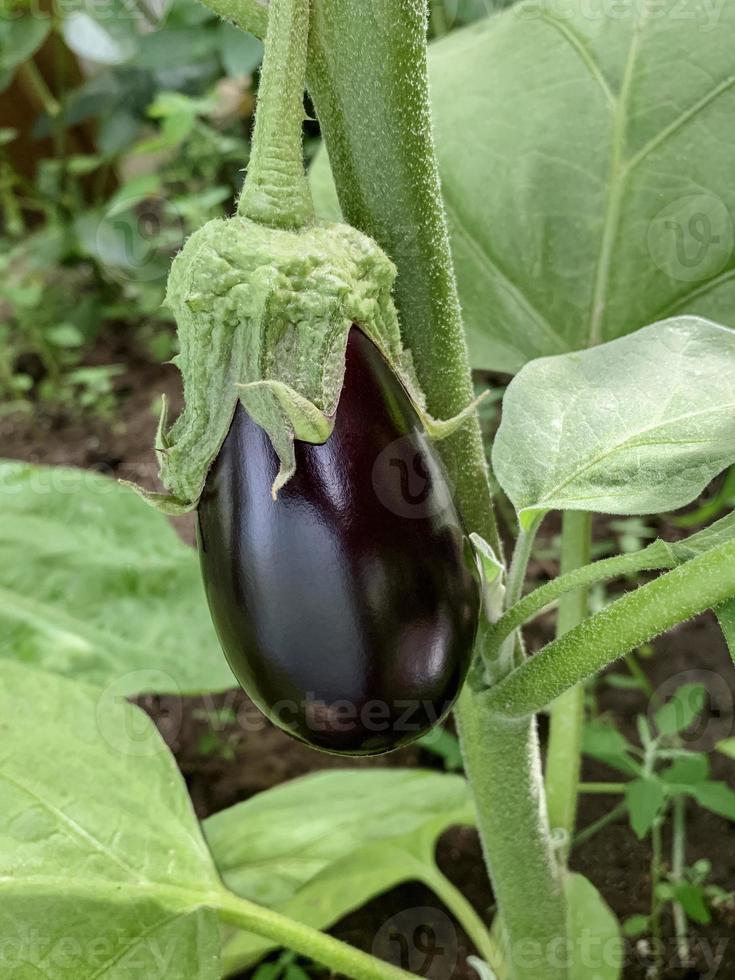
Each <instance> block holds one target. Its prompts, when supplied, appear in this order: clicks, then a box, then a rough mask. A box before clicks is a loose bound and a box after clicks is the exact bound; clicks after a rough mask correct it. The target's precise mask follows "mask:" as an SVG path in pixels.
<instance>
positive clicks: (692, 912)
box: [673, 881, 712, 926]
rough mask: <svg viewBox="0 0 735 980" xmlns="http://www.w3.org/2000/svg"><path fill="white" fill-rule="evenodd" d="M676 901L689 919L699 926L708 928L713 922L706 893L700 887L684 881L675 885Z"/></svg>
mask: <svg viewBox="0 0 735 980" xmlns="http://www.w3.org/2000/svg"><path fill="white" fill-rule="evenodd" d="M673 897H674V901H676V902H678V903H679V905H681V907H682V908H683V909H684V912H685V913H686V916H687V918H688V919H691V920H692V922H696V923H698V924H699V925H702V926H706V925H708V924H709V923H710V922H711V921H712V915H711V914H710V910H709V908H708V907H707V902H706V900H705V895H704V891H703V889H702V888H700V886H699V885H693V884H692V883H691V882H689V881H682V882H679V883H677V884H676V885H674V895H673Z"/></svg>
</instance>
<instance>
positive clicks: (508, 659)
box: [484, 518, 542, 680]
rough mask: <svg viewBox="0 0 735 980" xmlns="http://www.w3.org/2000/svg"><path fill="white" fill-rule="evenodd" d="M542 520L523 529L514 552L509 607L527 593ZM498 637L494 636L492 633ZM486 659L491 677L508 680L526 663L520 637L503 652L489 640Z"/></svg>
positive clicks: (512, 638)
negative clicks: (519, 665) (527, 583)
mask: <svg viewBox="0 0 735 980" xmlns="http://www.w3.org/2000/svg"><path fill="white" fill-rule="evenodd" d="M541 520H542V518H539V519H538V520H536V521H534V523H533V524H532V525H531V526H530V527H529V528H523V527H521V528H520V530H519V531H518V536H517V538H516V544H515V548H514V549H513V559H512V561H511V563H510V569H509V570H508V581H507V583H506V590H505V607H506V609H507V608H508V607H509V606H512V605H516V604H517V603H518V600H519V599H520V598H521V594H522V592H523V584H524V582H525V581H526V573H527V571H528V563H529V561H530V560H531V553H532V551H533V542H534V541H535V540H536V533H537V531H538V528H539V526H540V524H541ZM491 635H493V636H494V633H493V634H491ZM484 656H485V658H486V660H487V666H488V673H487V677H488V679H489V678H492V679H493V680H495V679H500V678H503V677H505V676H506V675H507V674H508V673H509V671H511V670H512V669H513V667H516V666H518V664H519V663H521V662H522V660H523V646H522V639H521V636H520V634H519V633H518V632H517V631H514V632H513V633H511V634H510V635H509V636H507V637H506V638H505V640H504V642H503V643H502V644H501V645H500V647H499V649H498V648H496V647H495V646H493V645H489V644H488V643H487V641H486V643H485V648H484Z"/></svg>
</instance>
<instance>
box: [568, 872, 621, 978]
mask: <svg viewBox="0 0 735 980" xmlns="http://www.w3.org/2000/svg"><path fill="white" fill-rule="evenodd" d="M564 894H565V896H566V900H567V915H568V922H569V937H568V938H569V948H570V951H571V958H570V964H569V972H568V980H618V978H619V977H620V976H622V968H623V957H624V952H625V951H624V947H623V941H622V939H621V936H620V925H619V923H618V920H617V919H616V918H615V916H614V914H613V913H612V911H611V910H610V908H609V906H608V905H607V903H606V902H605V900H604V899H603V897H602V896H601V895H600V893H599V892H598V890H597V889H596V888H595V886H594V885H593V884H592V882H591V881H588V879H587V878H585V877H584V876H583V875H579V874H570V875H568V876H567V877H566V879H565V882H564Z"/></svg>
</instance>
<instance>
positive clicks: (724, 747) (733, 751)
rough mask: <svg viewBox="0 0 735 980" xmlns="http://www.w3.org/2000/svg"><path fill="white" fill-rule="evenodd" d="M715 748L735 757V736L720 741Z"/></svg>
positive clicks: (732, 757)
mask: <svg viewBox="0 0 735 980" xmlns="http://www.w3.org/2000/svg"><path fill="white" fill-rule="evenodd" d="M715 748H716V749H717V751H718V752H722V754H723V755H726V756H729V757H730V758H731V759H735V738H726V739H725V740H724V741H722V742H718V743H717V745H716V746H715Z"/></svg>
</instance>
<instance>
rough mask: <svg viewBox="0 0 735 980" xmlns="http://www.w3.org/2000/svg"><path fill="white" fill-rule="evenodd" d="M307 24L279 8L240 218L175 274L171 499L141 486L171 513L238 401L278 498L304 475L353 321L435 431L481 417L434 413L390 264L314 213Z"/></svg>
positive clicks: (163, 446)
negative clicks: (264, 452) (270, 461)
mask: <svg viewBox="0 0 735 980" xmlns="http://www.w3.org/2000/svg"><path fill="white" fill-rule="evenodd" d="M308 24H309V3H308V0H271V7H270V15H269V20H268V35H267V38H266V54H265V61H264V64H263V72H262V78H261V85H260V92H259V103H258V111H257V116H256V125H255V136H254V145H253V153H252V157H251V162H250V166H249V168H248V174H247V178H246V181H245V185H244V187H243V191H242V195H241V197H240V202H239V206H238V214H237V215H236V216H234V217H232V218H229V219H217V220H214V221H210V222H209V223H208V224H206V225H205V226H204V227H203V228H201V229H200V230H199V231H197V232H196V233H195V234H194V235H192V237H191V238H190V239H189V240H188V241H187V242H186V244H185V246H184V248H183V249H182V251H181V252H180V253H179V255H177V257H176V259H175V260H174V263H173V266H172V269H171V274H170V276H169V281H168V291H167V296H166V303H167V305H168V306H169V307H170V308H171V310H172V311H173V313H174V315H175V317H176V322H177V326H178V334H179V346H180V352H179V354H178V355H177V356H176V357H175V358H174V363H175V364H176V365H177V366H178V368H179V370H180V371H181V374H182V377H183V381H184V399H185V407H184V410H183V411H182V413H181V415H180V416H179V417H178V419H177V420H176V421H175V422H174V424H173V425H172V426H171V427H170V428H169V426H168V420H167V417H166V406H165V404H164V408H163V412H162V415H161V421H160V425H159V429H158V437H157V440H156V451H157V454H158V459H159V464H160V475H161V479H162V480H163V483H164V485H165V486H166V488H167V491H168V492H167V493H150V492H148V491H144V490H140V489H139V488H137V487H136V488H135V489H136V490H138V492H140V493H141V494H142V496H144V497H145V499H146V500H148V501H149V502H150V503H152V504H153V505H155V506H156V507H158V508H159V509H160V510H163V511H164V512H166V513H171V514H181V513H184V512H186V511H188V510H191V509H192V508H194V507H196V506H197V503H198V502H199V497H200V496H201V493H202V490H203V489H204V483H205V481H206V478H207V473H208V472H209V469H210V467H211V465H212V463H213V462H214V460H215V459H216V457H217V455H218V453H219V451H220V448H221V447H222V443H223V442H224V440H225V437H226V436H227V433H228V431H229V428H230V424H231V422H232V418H233V414H234V412H235V409H236V408H237V405H238V404H241V405H242V406H243V408H244V409H245V411H246V412H247V413H248V414H249V415H250V417H251V418H252V419H253V420H254V421H255V422H257V423H258V425H260V426H261V428H263V429H264V430H265V431H266V432H267V434H268V436H269V437H270V440H271V442H272V444H273V447H274V449H275V451H276V453H277V455H278V458H279V460H280V467H279V472H278V475H277V477H276V480H275V482H274V484H273V496H274V497H275V496H276V495H277V493H278V490H279V489H280V488H281V487H282V486H283V485H284V484H285V483H286V482H287V481H288V480H289V479H290V478H291V476H293V474H294V472H295V468H296V459H295V452H294V440H296V439H298V440H301V441H304V442H310V443H323V442H325V441H326V440H327V439H328V438H329V436H330V435H331V433H332V429H333V428H334V419H335V413H336V411H337V405H338V402H339V396H340V392H341V390H342V385H343V382H344V372H345V349H346V346H347V336H348V333H349V330H350V328H351V327H352V325H353V324H354V325H356V326H358V327H359V328H360V329H361V330H362V331H363V332H364V333H365V334H366V335H367V336H368V337H369V338H370V339H371V340H372V341H373V343H374V344H375V345H376V346H377V347H378V349H379V350H380V351H381V352H382V354H383V356H384V357H385V359H386V361H387V362H388V364H389V365H390V366H391V368H392V369H393V370H394V371H395V373H396V375H397V376H398V377H399V379H400V380H401V381H402V383H403V384H404V386H405V388H406V390H407V392H408V395H409V397H410V398H411V400H412V402H413V404H414V406H415V407H416V409H417V411H418V412H419V414H420V416H421V418H422V420H423V422H424V425H425V427H426V429H427V432H428V433H429V435H432V436H434V437H436V438H442V437H444V436H447V435H450V434H451V433H452V432H453V431H454V430H455V429H456V428H457V427H458V426H459V425H460V424H461V423H462V421H463V420H464V418H465V417H466V416H467V414H469V413H470V412H471V411H472V410H473V409H474V405H471V406H469V407H468V408H467V409H466V410H465V412H463V413H461V414H460V415H459V416H457V417H456V418H454V419H451V420H449V421H444V422H441V421H435V420H434V419H431V418H430V417H429V416H428V415H426V413H425V411H424V399H423V396H422V395H421V393H420V391H419V388H418V385H417V383H416V381H415V378H414V373H413V369H412V366H411V359H410V355H409V353H408V352H407V351H405V350H404V349H403V347H402V344H401V336H400V330H399V326H398V318H397V314H396V310H395V307H394V305H393V301H392V298H391V292H392V288H393V282H394V280H395V276H396V269H395V267H394V265H393V263H392V262H391V261H390V259H389V258H388V257H387V256H386V255H385V254H384V253H383V252H382V251H381V250H380V248H379V247H378V246H377V245H376V244H375V242H373V241H372V240H371V239H369V238H367V237H366V236H365V235H363V234H361V233H360V232H358V231H356V230H355V229H353V228H350V227H349V226H347V225H343V224H329V223H322V222H317V221H316V220H315V218H314V211H313V205H312V202H311V197H310V195H309V190H308V185H307V183H306V179H305V175H304V169H303V161H302V150H301V126H302V122H303V91H304V75H305V70H306V51H307V34H308ZM368 424H369V423H368Z"/></svg>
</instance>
